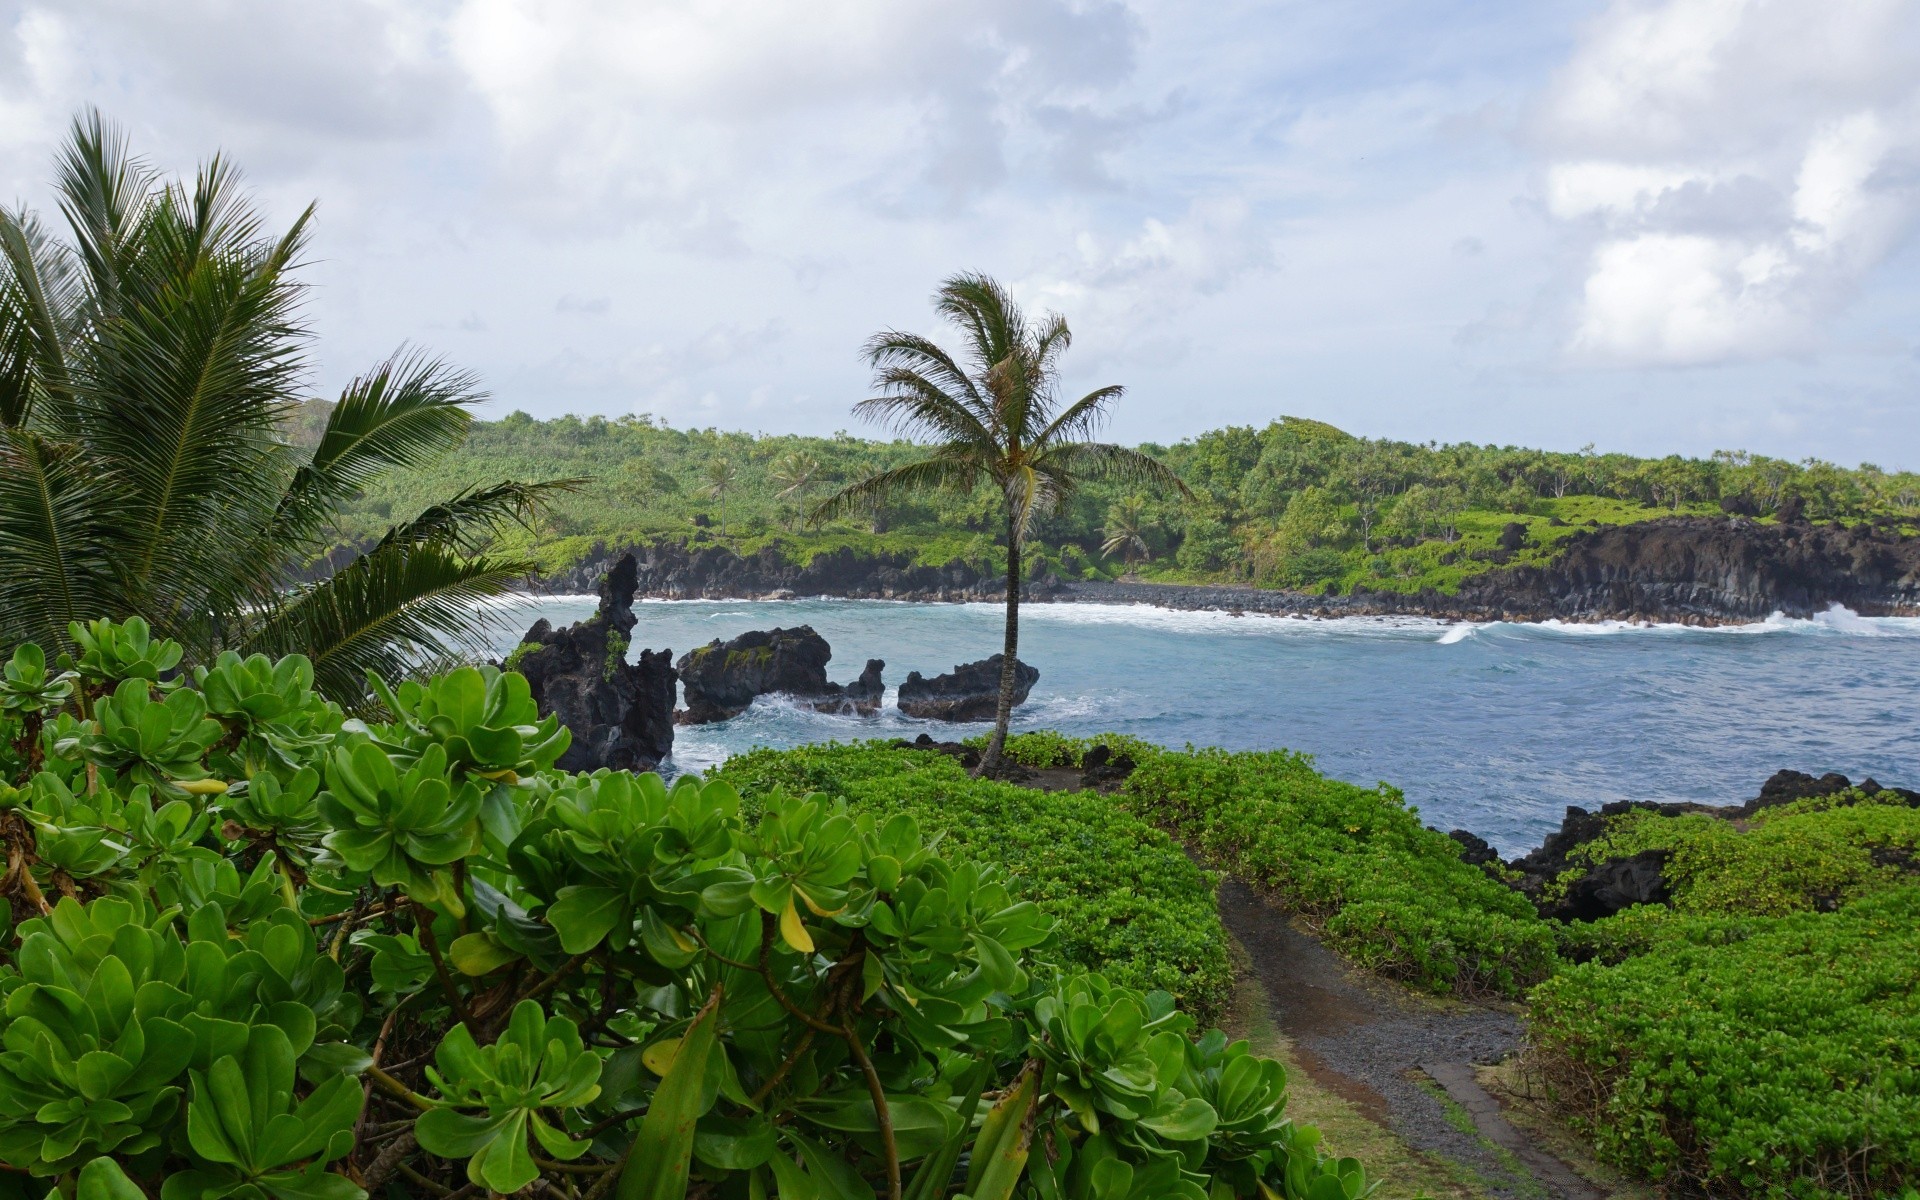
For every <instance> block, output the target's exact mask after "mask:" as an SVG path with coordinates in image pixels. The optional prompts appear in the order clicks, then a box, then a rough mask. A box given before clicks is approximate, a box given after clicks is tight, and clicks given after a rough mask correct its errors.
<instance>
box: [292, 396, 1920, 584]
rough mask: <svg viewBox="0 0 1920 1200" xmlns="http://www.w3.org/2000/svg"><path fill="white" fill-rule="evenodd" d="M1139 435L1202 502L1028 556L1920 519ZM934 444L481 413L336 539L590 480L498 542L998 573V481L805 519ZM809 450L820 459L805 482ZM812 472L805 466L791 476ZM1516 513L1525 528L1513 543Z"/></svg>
mask: <svg viewBox="0 0 1920 1200" xmlns="http://www.w3.org/2000/svg"><path fill="white" fill-rule="evenodd" d="M322 408H323V406H314V408H313V411H312V413H311V415H310V416H309V420H310V421H313V422H315V423H317V421H318V419H319V417H320V412H321V409H322ZM1137 449H1139V450H1140V451H1141V452H1142V453H1144V454H1147V455H1150V456H1151V457H1153V458H1154V459H1156V460H1158V461H1160V462H1162V463H1164V464H1166V465H1167V467H1168V468H1169V469H1170V470H1172V471H1173V472H1174V474H1176V475H1177V476H1179V478H1180V479H1181V480H1182V481H1183V482H1184V483H1186V485H1187V486H1188V487H1189V488H1190V489H1191V490H1192V492H1193V498H1192V499H1188V498H1187V497H1185V496H1182V495H1180V494H1179V493H1178V492H1177V491H1172V492H1164V491H1163V492H1158V493H1155V492H1153V491H1151V490H1145V491H1143V490H1141V489H1138V488H1135V487H1133V486H1131V485H1129V484H1126V483H1124V482H1119V481H1103V480H1100V479H1091V480H1088V481H1086V482H1085V484H1084V485H1083V486H1081V487H1080V488H1078V489H1076V490H1075V491H1074V492H1073V493H1071V494H1070V495H1068V496H1066V497H1065V498H1063V499H1062V500H1061V502H1060V503H1059V504H1057V505H1056V506H1055V507H1054V508H1053V509H1052V510H1051V511H1049V512H1044V513H1038V514H1036V515H1035V516H1034V518H1033V520H1032V523H1031V525H1030V527H1029V531H1028V540H1027V542H1026V545H1025V547H1024V548H1023V551H1022V562H1023V564H1025V565H1026V566H1027V568H1028V570H1029V572H1031V571H1032V570H1035V569H1038V570H1044V571H1048V572H1052V573H1053V574H1055V575H1058V576H1060V577H1062V578H1067V579H1101V578H1112V577H1115V576H1118V575H1121V574H1123V573H1125V572H1127V571H1129V570H1131V571H1133V572H1134V573H1136V574H1137V575H1138V576H1139V577H1140V578H1141V579H1142V580H1145V581H1148V582H1154V581H1161V582H1188V583H1219V582H1230V583H1241V584H1252V585H1256V586H1261V587H1286V588H1294V589H1311V590H1318V591H1324V590H1326V589H1327V588H1329V587H1331V588H1333V589H1334V590H1337V591H1340V592H1342V593H1346V592H1351V591H1352V590H1353V589H1354V588H1355V587H1366V588H1369V589H1372V590H1374V591H1388V592H1393V591H1398V592H1408V591H1417V590H1419V589H1422V588H1429V587H1430V588H1437V589H1440V590H1443V591H1453V590H1457V589H1458V587H1459V586H1460V584H1461V582H1462V581H1464V580H1466V579H1467V578H1469V577H1471V576H1473V575H1475V574H1478V573H1480V572H1484V571H1487V570H1490V569H1492V568H1494V567H1497V566H1499V565H1501V564H1503V563H1511V564H1515V565H1519V564H1536V565H1537V564H1543V563H1545V562H1547V561H1549V560H1550V559H1551V558H1552V557H1553V555H1554V554H1556V553H1557V552H1558V549H1559V546H1560V543H1561V542H1562V541H1564V540H1565V539H1566V538H1568V537H1570V536H1572V535H1573V534H1574V533H1575V532H1577V531H1579V530H1581V529H1586V528H1591V527H1593V526H1595V525H1616V524H1626V523H1631V522H1637V521H1647V520H1654V519H1658V518H1661V517H1668V516H1673V515H1675V514H1676V513H1677V514H1679V515H1682V516H1686V515H1705V514H1720V515H1724V514H1725V513H1726V512H1728V511H1729V510H1731V511H1733V512H1737V513H1750V514H1752V515H1753V519H1756V520H1760V521H1774V520H1778V519H1779V518H1780V515H1781V513H1782V511H1783V506H1784V510H1785V512H1786V513H1787V515H1794V514H1795V513H1797V514H1798V515H1799V516H1800V517H1802V518H1803V519H1806V520H1814V521H1821V522H1830V521H1844V522H1849V523H1851V522H1858V521H1867V520H1873V521H1884V522H1888V523H1890V524H1892V525H1894V526H1895V527H1898V528H1902V529H1906V530H1909V531H1913V530H1916V529H1920V475H1916V474H1914V473H1911V472H1906V473H1899V472H1891V471H1883V470H1881V469H1879V468H1877V467H1874V466H1872V465H1871V464H1865V465H1862V466H1860V467H1858V468H1843V467H1839V466H1835V465H1834V464H1831V463H1825V462H1818V461H1811V460H1810V461H1806V462H1790V461H1786V460H1781V459H1772V458H1766V457H1763V456H1757V455H1750V454H1742V453H1731V452H1728V453H1720V454H1715V455H1713V456H1711V457H1709V458H1702V459H1683V458H1678V457H1669V458H1663V459H1647V458H1634V457H1632V456H1629V455H1625V454H1601V453H1597V452H1594V451H1591V450H1587V451H1577V452H1564V453H1562V452H1550V451H1540V450H1529V449H1522V448H1516V447H1512V446H1481V445H1473V444H1468V443H1460V444H1455V445H1421V444H1414V443H1409V442H1403V441H1395V440H1392V439H1372V438H1361V437H1355V436H1352V435H1349V434H1347V433H1344V432H1342V431H1340V430H1338V429H1335V428H1333V427H1332V426H1329V425H1325V424H1323V423H1320V422H1315V421H1307V420H1302V419H1299V418H1292V417H1288V418H1283V419H1280V420H1276V421H1274V422H1273V423H1271V424H1269V425H1267V426H1265V427H1264V428H1251V427H1244V426H1234V427H1229V428H1226V429H1217V430H1213V431H1211V432H1208V433H1203V434H1200V435H1199V436H1197V437H1195V438H1193V439H1191V440H1188V441H1182V442H1177V443H1174V444H1171V445H1159V444H1152V443H1149V444H1144V445H1141V446H1139V447H1137ZM923 457H925V451H924V448H923V447H916V446H914V445H913V444H912V443H908V442H903V441H867V440H863V439H860V438H855V437H851V436H848V435H845V434H840V435H836V436H833V437H803V436H796V435H785V434H782V435H754V434H749V433H741V432H733V431H725V430H715V429H679V428H672V427H669V426H667V425H665V424H662V423H661V422H660V421H658V420H656V419H654V418H650V417H636V416H628V417H619V418H605V417H574V416H564V417H555V418H552V419H548V420H535V419H534V418H532V417H530V416H527V415H526V414H525V413H510V414H508V415H507V416H505V417H503V418H501V419H500V420H497V421H481V422H476V423H475V424H474V426H473V430H472V433H471V434H470V435H469V436H468V438H467V439H466V441H465V442H464V443H463V445H462V446H461V447H460V448H459V449H458V450H456V451H454V452H453V453H451V454H449V455H448V456H446V457H445V458H444V459H442V460H440V461H439V462H436V463H434V464H431V465H429V466H426V467H423V468H422V469H421V470H420V471H419V472H417V473H415V474H413V475H411V476H390V477H388V478H386V479H383V480H381V481H378V482H376V483H374V484H372V485H371V486H369V487H368V488H367V489H366V491H365V493H364V494H363V495H362V496H361V497H359V498H357V499H353V500H350V501H349V502H348V503H347V505H346V506H345V509H344V511H343V512H342V514H341V516H340V517H339V519H338V523H337V525H336V527H335V537H336V538H337V539H338V542H339V544H340V545H343V546H352V547H359V546H366V545H371V544H372V543H373V542H374V541H376V540H377V538H378V536H379V530H380V529H382V528H384V527H385V525H386V524H388V523H389V522H391V521H392V520H394V519H396V518H398V519H405V518H406V517H407V516H409V515H410V514H412V513H414V512H416V511H419V509H420V508H421V507H422V506H424V505H426V504H427V503H429V502H430V500H431V499H432V498H433V497H434V496H437V495H439V494H441V493H445V492H451V491H458V490H459V489H461V488H464V487H469V486H473V485H476V484H479V483H482V482H484V481H486V480H491V479H495V478H500V477H510V478H523V479H545V478H552V477H558V476H568V477H572V476H582V477H590V482H588V483H586V484H583V485H582V486H581V487H580V488H579V489H578V490H577V491H575V492H572V493H569V494H567V495H564V496H559V497H555V498H554V499H553V501H552V503H551V504H550V506H549V510H548V512H547V513H546V514H545V515H544V516H543V517H542V518H541V519H540V520H539V521H538V522H537V523H536V524H535V525H534V526H533V527H532V528H531V529H529V530H517V529H509V530H508V531H507V532H506V534H505V536H504V537H503V539H502V541H501V542H500V543H499V544H500V546H501V548H502V550H503V552H511V553H513V554H516V555H523V556H526V557H529V558H532V559H535V560H537V561H538V562H539V563H540V564H541V565H542V566H543V567H547V568H558V567H564V566H567V565H569V564H571V563H573V562H576V561H578V560H581V559H583V558H586V557H589V556H591V555H592V554H593V553H594V551H595V548H596V547H602V548H604V547H607V546H618V545H629V546H633V545H645V544H647V543H650V542H653V541H656V540H660V541H670V542H677V543H684V544H689V545H692V546H694V547H696V548H699V547H705V546H726V547H730V548H732V549H734V550H736V551H738V552H740V553H742V554H752V553H757V552H760V551H763V550H770V551H771V552H773V553H775V554H777V555H779V556H780V557H782V558H784V559H786V560H788V561H790V562H795V563H799V564H805V563H806V562H808V561H809V560H811V559H812V557H813V556H814V555H815V554H818V553H820V552H822V551H828V550H835V549H838V548H840V547H851V548H853V549H855V550H858V551H863V552H870V553H887V554H896V555H904V556H906V557H907V558H909V559H910V560H912V561H914V562H918V563H924V564H927V565H932V566H942V565H945V564H946V563H947V562H948V561H950V560H954V559H959V560H961V561H963V562H965V563H968V564H969V565H971V566H973V567H974V568H975V569H976V570H978V571H979V572H981V573H982V574H997V573H1000V572H1002V571H1004V570H1005V569H1006V561H1005V550H1004V548H1003V545H1002V543H1003V542H1004V529H1003V525H1004V519H1003V517H1002V515H1001V509H1000V504H1001V500H1000V497H999V496H998V495H997V494H996V493H995V492H994V491H993V489H992V488H991V487H989V486H986V485H983V486H981V487H980V488H979V489H977V490H976V491H974V492H972V493H968V494H965V495H960V494H954V493H950V492H943V491H934V492H913V493H908V492H898V493H895V494H894V495H892V496H891V497H890V498H889V499H888V500H887V501H886V502H885V503H884V504H882V505H880V506H877V507H874V508H870V509H866V510H862V511H857V512H849V513H848V514H846V515H845V516H843V517H840V518H837V519H834V520H831V521H828V522H826V523H824V524H823V525H821V526H818V527H814V526H810V525H808V524H807V523H806V521H805V516H806V514H807V512H808V511H809V510H810V509H811V508H812V507H813V505H814V503H816V502H817V500H818V498H819V497H820V496H822V495H824V494H826V493H828V492H829V491H831V490H833V489H836V488H838V487H841V486H844V485H845V484H846V483H848V482H850V481H854V480H860V479H865V478H867V477H868V476H870V475H873V474H875V473H877V472H880V471H885V470H891V469H894V468H897V467H900V466H904V465H906V464H907V463H909V462H913V461H916V460H917V459H920V458H923ZM714 458H725V459H727V460H728V461H729V462H731V463H733V464H737V465H738V466H739V467H741V468H743V469H742V470H741V471H740V472H739V478H738V480H737V481H736V482H735V483H734V484H733V486H732V487H731V488H730V489H729V490H728V491H727V493H726V530H727V532H726V535H725V536H724V537H722V536H720V532H719V529H718V520H717V518H718V516H719V508H720V506H719V503H718V501H717V500H716V499H715V498H713V497H711V496H709V495H708V494H707V489H708V486H709V485H708V480H707V477H706V471H707V466H706V464H707V463H708V461H709V460H711V459H714ZM796 462H797V463H798V464H799V465H801V466H803V467H804V470H803V471H802V472H801V474H800V475H798V476H792V475H789V474H787V471H788V470H790V469H791V468H792V466H793V465H795V463H796ZM781 464H787V465H786V467H782V466H781ZM796 479H800V480H804V481H805V482H804V483H803V484H802V485H801V486H800V487H799V488H795V487H794V482H793V481H794V480H796ZM1515 524H1517V525H1519V526H1520V531H1519V532H1520V537H1519V538H1518V539H1514V538H1512V537H1511V536H1508V537H1506V538H1505V539H1504V540H1503V534H1506V533H1507V531H1508V527H1509V526H1510V525H1515ZM1135 534H1137V535H1138V540H1135V537H1134V535H1135ZM1116 535H1119V537H1118V540H1116ZM1515 541H1517V543H1518V544H1517V545H1514V544H1513V543H1514V542H1515Z"/></svg>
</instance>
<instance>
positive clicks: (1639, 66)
mask: <svg viewBox="0 0 1920 1200" xmlns="http://www.w3.org/2000/svg"><path fill="white" fill-rule="evenodd" d="M1917 38H1920V6H1915V5H1913V4H1911V3H1908V2H1905V0H1834V2H1833V3H1828V4H1806V3H1798V2H1795V0H1660V2H1658V3H1645V2H1642V0H1620V2H1617V3H1616V4H1615V5H1614V6H1613V7H1612V8H1610V9H1609V10H1608V11H1607V12H1606V13H1605V14H1604V15H1603V16H1601V17H1600V18H1599V19H1598V20H1597V21H1596V22H1595V23H1594V25H1593V26H1592V27H1591V28H1590V29H1589V31H1588V33H1587V36H1586V38H1585V40H1584V42H1583V43H1582V45H1581V47H1580V48H1579V50H1578V51H1577V52H1576V53H1575V55H1574V56H1573V58H1572V60H1571V61H1570V62H1569V63H1568V64H1567V66H1566V67H1565V68H1564V69H1563V70H1562V71H1561V72H1560V75H1559V77H1558V78H1557V79H1556V81H1555V83H1554V85H1553V87H1552V88H1551V89H1550V90H1549V93H1548V95H1547V98H1546V102H1545V105H1544V107H1543V111H1542V113H1541V115H1540V119H1539V122H1538V125H1537V128H1536V138H1537V140H1538V143H1539V145H1540V146H1541V147H1542V149H1543V151H1544V152H1545V155H1546V159H1547V161H1546V164H1545V167H1544V183H1543V191H1544V193H1545V203H1546V208H1547V211H1548V212H1549V213H1550V214H1551V215H1552V216H1554V217H1555V218H1558V219H1560V220H1562V221H1566V222H1569V225H1570V228H1571V229H1573V230H1574V231H1576V236H1579V237H1582V238H1586V239H1588V240H1589V241H1590V243H1591V248H1590V251H1589V253H1588V256H1587V260H1586V273H1585V281H1584V284H1583V285H1582V286H1581V287H1580V289H1579V293H1578V301H1577V304H1576V310H1577V311H1576V313H1575V316H1574V321H1573V335H1572V338H1571V348H1572V349H1573V350H1574V351H1575V352H1576V353H1577V354H1578V355H1580V356H1581V357H1582V358H1585V359H1589V360H1593V361H1598V362H1605V363H1615V364H1624V365H1654V364H1666V365H1692V364H1701V363H1713V362H1723V361H1729V360H1737V359H1743V358H1766V357H1771V356H1776V355H1779V354H1783V353H1797V352H1802V351H1805V350H1808V349H1811V348H1815V347H1817V346H1818V345H1820V344H1821V340H1822V334H1823V332H1824V328H1825V323H1826V322H1827V321H1828V320H1829V319H1830V318H1832V317H1833V316H1834V315H1835V314H1836V313H1837V312H1839V311H1840V310H1841V309H1842V308H1843V307H1844V306H1845V304H1846V303H1847V302H1848V301H1849V300H1850V299H1851V298H1852V297H1853V296H1854V295H1855V293H1856V292H1857V291H1858V289H1859V287H1860V286H1861V284H1862V283H1863V281H1864V280H1865V278H1866V277H1867V276H1868V274H1869V273H1870V272H1872V271H1873V270H1874V269H1875V268H1876V267H1877V266H1878V265H1879V264H1880V263H1881V262H1882V261H1884V260H1885V258H1886V256H1887V255H1888V254H1889V253H1890V252H1891V251H1892V250H1893V249H1894V248H1895V247H1896V246H1897V245H1898V244H1899V242H1900V240H1901V238H1902V236H1903V235H1904V234H1905V232H1906V231H1907V230H1908V229H1910V228H1911V227H1912V225H1913V223H1914V219H1915V217H1916V215H1920V192H1916V189H1915V188H1914V186H1913V182H1912V171H1913V168H1914V166H1915V164H1916V163H1920V41H1916V39H1917Z"/></svg>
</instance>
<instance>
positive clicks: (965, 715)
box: [898, 654, 1040, 721]
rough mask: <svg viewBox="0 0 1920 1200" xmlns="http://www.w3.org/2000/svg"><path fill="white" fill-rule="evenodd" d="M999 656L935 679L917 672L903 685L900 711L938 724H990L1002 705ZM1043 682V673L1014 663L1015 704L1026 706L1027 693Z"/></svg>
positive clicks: (962, 665) (964, 666) (957, 667)
mask: <svg viewBox="0 0 1920 1200" xmlns="http://www.w3.org/2000/svg"><path fill="white" fill-rule="evenodd" d="M1004 661H1005V658H1004V656H1002V655H999V654H996V655H994V656H993V657H992V658H983V659H981V660H980V661H979V662H970V663H962V664H961V665H959V666H956V667H955V668H954V669H953V670H952V672H950V673H949V674H946V675H935V676H934V677H933V678H932V679H927V678H924V677H922V676H921V674H920V672H918V671H915V672H913V673H912V674H910V675H908V676H907V681H906V682H905V683H903V684H901V685H900V699H899V701H898V703H899V705H900V711H901V712H903V713H905V714H907V715H908V716H910V717H922V718H926V719H931V720H936V721H991V720H993V718H994V714H995V712H996V711H997V710H998V708H999V705H1000V664H1001V663H1002V662H1004ZM1039 681H1040V672H1039V670H1038V669H1037V668H1035V667H1030V666H1028V665H1027V664H1026V663H1023V662H1021V661H1020V660H1018V659H1015V660H1014V663H1013V702H1014V704H1016V705H1020V704H1025V703H1026V702H1027V693H1028V692H1030V691H1032V690H1033V685H1034V684H1036V683H1038V682H1039Z"/></svg>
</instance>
